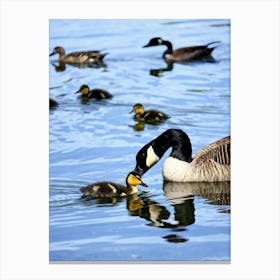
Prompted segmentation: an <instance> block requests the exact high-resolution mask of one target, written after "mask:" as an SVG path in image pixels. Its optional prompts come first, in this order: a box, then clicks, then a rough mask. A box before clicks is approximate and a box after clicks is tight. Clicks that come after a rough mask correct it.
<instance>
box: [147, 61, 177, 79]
mask: <svg viewBox="0 0 280 280" xmlns="http://www.w3.org/2000/svg"><path fill="white" fill-rule="evenodd" d="M165 63H166V67H163V68H158V69H151V70H150V75H151V76H155V77H161V76H162V73H163V72H166V71H172V70H173V64H174V62H167V61H165Z"/></svg>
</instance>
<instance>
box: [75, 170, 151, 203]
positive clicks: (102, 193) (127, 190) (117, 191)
mask: <svg viewBox="0 0 280 280" xmlns="http://www.w3.org/2000/svg"><path fill="white" fill-rule="evenodd" d="M137 185H142V186H144V187H147V185H146V184H145V183H144V182H143V181H142V179H141V176H140V175H139V174H138V173H136V172H134V171H132V172H130V173H128V175H127V177H126V187H125V186H123V185H120V184H117V183H113V182H108V181H104V182H96V183H93V184H90V185H88V186H86V187H81V188H80V191H81V192H82V193H83V194H82V196H81V199H84V200H89V199H92V198H98V197H122V196H126V195H131V194H135V193H137V192H138V189H137V187H136V186H137Z"/></svg>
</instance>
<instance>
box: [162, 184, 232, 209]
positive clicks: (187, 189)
mask: <svg viewBox="0 0 280 280" xmlns="http://www.w3.org/2000/svg"><path fill="white" fill-rule="evenodd" d="M163 191H164V194H165V196H166V198H167V199H168V200H169V202H170V204H172V205H177V204H180V203H182V201H184V199H185V198H186V197H189V196H200V197H202V198H204V199H207V203H209V204H213V205H230V182H185V183H183V182H165V183H164V185H163Z"/></svg>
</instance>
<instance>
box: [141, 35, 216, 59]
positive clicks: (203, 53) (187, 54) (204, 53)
mask: <svg viewBox="0 0 280 280" xmlns="http://www.w3.org/2000/svg"><path fill="white" fill-rule="evenodd" d="M219 42H220V41H214V42H211V43H208V44H206V45H202V46H190V47H182V48H178V49H176V50H173V46H172V43H171V42H170V41H167V40H163V39H161V38H160V37H155V38H152V39H151V40H150V41H149V43H148V44H147V45H145V46H143V48H147V47H153V46H160V45H164V46H166V47H167V49H166V50H165V51H164V52H163V54H162V57H163V58H164V59H165V60H166V61H169V62H184V61H191V60H201V59H203V58H210V57H211V53H212V51H213V50H214V49H215V48H216V47H212V48H208V46H209V45H212V44H215V43H219Z"/></svg>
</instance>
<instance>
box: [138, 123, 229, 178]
mask: <svg viewBox="0 0 280 280" xmlns="http://www.w3.org/2000/svg"><path fill="white" fill-rule="evenodd" d="M170 147H171V148H172V151H171V153H170V155H169V157H167V158H166V160H165V162H164V164H163V169H162V175H163V179H164V180H165V181H170V182H214V181H230V136H227V137H225V138H222V139H220V140H218V141H216V142H213V143H212V144H209V145H207V146H205V147H204V148H202V149H200V150H199V151H198V152H197V153H196V154H195V155H193V156H192V145H191V141H190V139H189V137H188V135H187V134H186V133H185V132H184V131H182V130H180V129H168V130H166V131H165V132H163V133H162V134H161V135H159V136H158V137H157V138H155V139H153V140H152V141H151V142H149V143H148V144H146V145H145V146H143V147H142V148H141V149H140V150H139V152H138V153H137V155H136V167H135V169H134V171H136V172H138V173H139V174H140V175H141V176H143V174H144V173H145V172H147V171H148V170H149V169H150V168H151V167H152V166H153V165H154V164H156V163H157V162H158V161H159V160H160V159H161V157H162V156H163V155H164V153H165V152H166V151H167V150H168V149H169V148H170Z"/></svg>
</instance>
